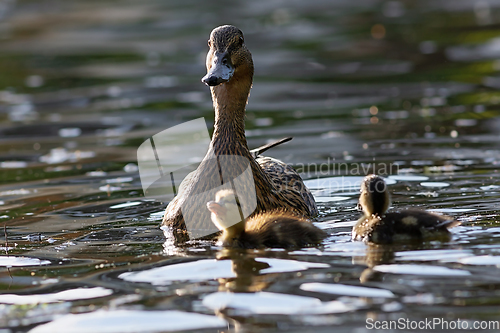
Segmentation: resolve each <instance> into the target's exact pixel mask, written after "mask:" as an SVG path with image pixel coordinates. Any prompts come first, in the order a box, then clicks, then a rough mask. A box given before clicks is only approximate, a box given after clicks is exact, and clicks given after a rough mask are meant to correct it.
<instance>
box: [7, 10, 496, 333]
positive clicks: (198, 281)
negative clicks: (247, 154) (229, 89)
mask: <svg viewBox="0 0 500 333" xmlns="http://www.w3.org/2000/svg"><path fill="white" fill-rule="evenodd" d="M225 23H231V24H234V25H237V26H238V27H239V28H240V29H242V30H243V31H244V33H245V38H246V43H247V45H248V47H249V48H250V50H251V51H252V54H253V57H254V63H255V67H256V72H255V80H254V87H253V89H252V92H251V97H250V101H249V105H248V108H247V122H246V124H247V136H248V142H249V145H250V146H251V147H256V146H258V145H261V144H264V143H266V142H268V140H273V139H277V138H281V137H284V136H287V135H293V136H294V140H293V141H291V142H290V143H288V144H286V145H283V146H280V147H277V148H275V149H273V150H272V151H270V155H272V156H274V157H277V158H280V159H282V160H284V161H286V162H289V163H292V164H294V165H295V166H296V167H297V169H298V170H299V171H301V172H302V173H303V176H304V178H309V179H310V180H309V181H308V185H309V186H310V188H311V189H313V190H314V194H315V196H316V199H317V201H318V205H319V210H320V216H319V218H318V219H317V226H318V227H320V228H323V229H325V230H326V231H327V232H328V233H329V235H330V236H329V237H328V238H327V239H326V240H325V241H324V242H323V244H322V245H321V246H318V247H316V248H307V249H301V250H295V251H284V250H276V249H274V250H271V249H269V250H258V251H257V250H256V251H253V250H251V251H235V250H232V251H231V250H224V249H222V248H220V247H217V246H214V244H212V243H208V242H207V243H200V242H194V243H192V244H188V246H187V247H185V248H176V247H173V246H172V245H171V242H169V241H168V240H167V241H166V240H165V236H164V235H163V232H162V230H160V229H159V224H160V221H161V217H162V212H163V210H164V208H165V205H166V202H160V201H158V200H151V199H146V198H144V196H143V194H142V187H141V183H140V179H139V173H138V168H137V160H136V149H137V148H138V146H139V145H140V144H141V143H142V142H143V141H144V140H145V139H146V138H148V137H150V136H151V135H153V134H155V133H157V132H160V131H162V130H164V129H166V128H169V127H171V126H173V125H176V124H179V123H181V122H184V121H187V120H191V119H194V118H198V117H205V118H206V119H207V121H208V123H209V125H210V126H211V125H212V121H213V111H212V107H211V100H210V94H209V90H208V88H207V87H206V86H204V85H203V84H202V83H201V82H200V78H201V77H202V76H203V75H204V74H205V68H204V58H205V53H206V51H207V47H206V41H207V39H208V36H209V33H210V31H211V30H212V29H213V28H214V27H215V26H218V25H221V24H225ZM499 88H500V2H499V1H444V0H441V1H439V0H432V1H430V0H429V1H371V0H363V1H344V0H340V1H268V0H266V1H231V2H230V1H224V2H218V3H217V4H215V3H212V2H205V1H192V0H187V1H147V2H139V1H110V0H105V1H60V0H50V1H49V0H43V1H28V0H26V1H21V0H19V1H14V0H3V1H0V226H5V232H1V234H2V237H0V238H1V239H2V246H3V247H2V248H1V249H2V251H3V255H2V256H1V257H0V266H1V267H2V268H1V269H0V285H1V287H0V288H1V294H0V327H3V328H4V329H3V330H1V332H18V331H19V332H24V331H29V330H33V332H163V331H176V330H192V331H197V332H198V331H200V330H202V331H203V330H206V331H243V332H275V331H287V332H308V331H314V332H330V331H332V330H333V329H335V330H340V331H352V330H353V329H356V332H363V331H365V330H368V328H370V325H369V324H368V325H367V321H368V322H372V323H373V322H375V321H387V320H398V319H400V318H403V321H404V320H406V319H408V320H410V321H413V322H417V321H422V320H426V319H427V320H433V318H438V319H441V320H448V321H450V322H451V324H449V325H454V324H453V323H456V320H458V319H460V320H461V321H462V323H463V322H465V323H466V324H467V325H471V326H472V325H473V324H474V322H475V321H479V320H483V321H486V324H484V323H485V322H483V325H487V324H488V321H492V320H496V321H498V320H499V318H500V307H499V305H500V274H499V267H500V223H499V209H500V205H499V200H500V182H499V174H498V170H499V165H500V150H499V149H500V143H499V141H500V136H499V129H500V92H499V90H498V89H499ZM320 167H321V168H320ZM363 168H365V170H363ZM373 170H375V171H376V172H379V173H386V174H390V176H389V178H388V179H389V183H391V185H390V187H389V189H390V190H391V193H392V196H393V207H404V206H417V207H422V208H425V209H430V210H433V211H439V212H443V213H446V214H448V215H451V216H454V217H456V218H457V219H458V220H460V221H461V222H462V225H461V226H459V227H456V228H454V229H453V232H452V233H453V239H452V240H450V241H449V242H444V243H441V242H427V243H424V244H412V245H410V244H404V245H398V246H393V247H382V246H378V247H377V246H367V245H365V244H363V243H359V242H351V240H350V230H351V228H352V226H353V224H354V221H355V220H356V219H357V218H358V216H359V212H358V211H356V209H355V208H356V203H357V196H358V189H359V187H358V186H359V185H358V184H359V180H360V179H361V176H363V175H364V174H366V173H367V172H368V173H371V172H373ZM341 176H346V177H344V178H341ZM318 177H321V178H322V180H321V181H318V180H317V178H318ZM353 184H354V185H353ZM5 235H6V236H5ZM453 321H454V322H453ZM380 323H382V322H380ZM471 326H470V327H471ZM450 327H451V328H453V326H450ZM462 327H465V326H462ZM483 327H484V326H483ZM400 328H404V327H400ZM406 328H411V327H408V326H406ZM440 328H442V326H436V329H440ZM490 328H491V326H490Z"/></svg>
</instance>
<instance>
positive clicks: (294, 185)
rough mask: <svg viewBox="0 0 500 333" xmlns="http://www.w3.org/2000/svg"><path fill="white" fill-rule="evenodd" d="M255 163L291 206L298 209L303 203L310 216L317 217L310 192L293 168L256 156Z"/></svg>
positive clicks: (314, 202)
mask: <svg viewBox="0 0 500 333" xmlns="http://www.w3.org/2000/svg"><path fill="white" fill-rule="evenodd" d="M255 161H256V162H257V163H258V164H259V166H260V167H261V168H262V170H263V171H264V173H265V174H266V175H267V176H268V177H269V180H270V181H271V184H272V185H273V187H274V189H275V190H276V191H277V192H279V193H280V194H281V195H283V196H285V198H286V199H287V200H288V201H289V202H290V203H292V206H296V207H300V206H301V205H303V204H304V203H305V204H306V206H307V209H308V210H309V215H310V216H316V215H318V207H316V201H314V197H313V195H312V194H311V191H309V189H308V188H307V187H306V185H305V184H304V181H303V180H302V178H301V177H300V175H299V174H298V172H297V171H295V169H294V168H292V167H291V166H290V165H289V164H286V163H284V162H282V161H280V160H278V159H275V158H272V157H264V156H258V157H257V158H256V159H255Z"/></svg>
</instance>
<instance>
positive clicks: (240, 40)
mask: <svg viewBox="0 0 500 333" xmlns="http://www.w3.org/2000/svg"><path fill="white" fill-rule="evenodd" d="M239 42H240V46H241V45H243V42H244V41H243V37H241V36H240V39H239Z"/></svg>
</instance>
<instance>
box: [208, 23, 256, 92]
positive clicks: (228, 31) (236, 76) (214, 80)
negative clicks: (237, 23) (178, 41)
mask: <svg viewBox="0 0 500 333" xmlns="http://www.w3.org/2000/svg"><path fill="white" fill-rule="evenodd" d="M208 47H209V48H210V50H209V51H208V54H207V61H206V66H207V75H205V76H204V77H203V78H202V79H201V81H202V82H203V83H205V84H206V85H208V86H211V87H215V86H218V85H220V84H223V83H226V82H229V81H238V80H241V79H245V78H246V81H248V79H249V80H250V86H251V81H252V78H253V61H252V54H251V53H250V51H248V49H247V47H246V45H245V39H244V37H243V33H242V32H241V30H240V29H238V28H236V27H234V26H232V25H223V26H220V27H217V28H215V29H214V30H212V33H211V34H210V39H209V40H208Z"/></svg>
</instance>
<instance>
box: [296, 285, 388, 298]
mask: <svg viewBox="0 0 500 333" xmlns="http://www.w3.org/2000/svg"><path fill="white" fill-rule="evenodd" d="M300 289H302V290H305V291H314V292H318V293H326V294H334V295H344V296H357V297H380V298H393V297H396V296H395V295H394V294H393V293H392V291H390V290H386V289H378V288H368V287H359V286H350V285H346V284H332V283H319V282H312V283H303V284H302V285H301V286H300Z"/></svg>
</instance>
